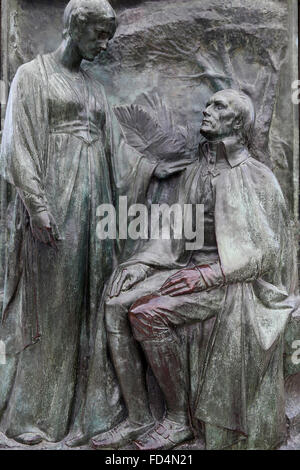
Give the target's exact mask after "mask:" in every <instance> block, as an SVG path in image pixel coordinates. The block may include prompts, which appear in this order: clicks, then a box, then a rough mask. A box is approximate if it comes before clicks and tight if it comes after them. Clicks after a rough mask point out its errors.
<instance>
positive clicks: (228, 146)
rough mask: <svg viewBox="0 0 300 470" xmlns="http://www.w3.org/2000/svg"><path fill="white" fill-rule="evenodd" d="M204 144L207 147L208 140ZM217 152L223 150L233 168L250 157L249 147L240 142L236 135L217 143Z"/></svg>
mask: <svg viewBox="0 0 300 470" xmlns="http://www.w3.org/2000/svg"><path fill="white" fill-rule="evenodd" d="M202 146H203V147H204V148H205V149H207V148H208V142H207V141H205V142H204V143H203V144H202ZM217 152H222V154H223V156H224V157H225V158H226V160H227V161H228V163H229V165H230V166H231V168H234V167H235V166H238V165H240V164H241V163H243V162H244V161H245V160H247V159H248V158H249V157H250V154H249V151H248V149H247V148H246V147H245V146H244V145H243V144H240V143H239V142H237V141H236V138H235V137H225V138H224V139H223V140H222V141H220V142H219V143H218V144H217Z"/></svg>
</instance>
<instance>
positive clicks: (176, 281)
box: [160, 268, 205, 297]
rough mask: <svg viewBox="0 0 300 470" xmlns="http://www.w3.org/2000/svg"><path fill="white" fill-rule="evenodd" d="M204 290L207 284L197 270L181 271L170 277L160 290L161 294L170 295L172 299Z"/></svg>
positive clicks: (186, 269)
mask: <svg viewBox="0 0 300 470" xmlns="http://www.w3.org/2000/svg"><path fill="white" fill-rule="evenodd" d="M202 290H205V284H204V281H203V279H202V276H201V274H200V272H199V271H198V269H196V268H185V269H181V270H180V271H178V272H177V273H175V274H173V276H171V277H169V278H168V279H167V280H166V282H165V283H164V284H163V286H162V287H161V288H160V292H161V293H162V294H163V295H170V296H171V297H175V296H177V295H184V294H192V293H193V292H200V291H202Z"/></svg>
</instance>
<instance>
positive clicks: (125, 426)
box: [91, 419, 155, 450]
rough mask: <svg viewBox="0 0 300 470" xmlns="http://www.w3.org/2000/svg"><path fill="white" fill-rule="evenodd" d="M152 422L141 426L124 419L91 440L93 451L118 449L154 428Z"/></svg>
mask: <svg viewBox="0 0 300 470" xmlns="http://www.w3.org/2000/svg"><path fill="white" fill-rule="evenodd" d="M154 424H155V423H154V422H152V423H149V424H145V425H141V424H136V423H132V422H131V421H129V419H126V420H125V421H123V422H122V423H120V424H118V425H117V426H115V427H114V428H113V429H111V430H110V431H107V432H104V433H101V434H99V435H98V436H96V437H93V439H92V440H91V444H92V447H93V448H94V449H102V450H105V449H119V448H120V447H124V446H125V445H127V444H129V443H130V442H132V441H133V440H134V439H137V438H139V437H141V436H142V435H144V434H145V433H146V432H148V431H149V430H150V429H152V428H153V427H154Z"/></svg>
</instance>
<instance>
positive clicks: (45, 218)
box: [30, 211, 58, 250]
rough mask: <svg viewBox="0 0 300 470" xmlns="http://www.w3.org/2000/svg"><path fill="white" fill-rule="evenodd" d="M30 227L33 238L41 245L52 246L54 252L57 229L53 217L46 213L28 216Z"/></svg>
mask: <svg viewBox="0 0 300 470" xmlns="http://www.w3.org/2000/svg"><path fill="white" fill-rule="evenodd" d="M30 227H31V231H32V234H33V236H34V237H35V238H36V239H37V240H38V241H39V242H41V243H44V244H45V245H49V246H52V248H55V249H56V250H57V249H58V248H57V245H56V239H57V233H58V231H57V229H56V223H55V221H54V219H53V217H52V216H51V215H50V214H49V213H48V212H47V211H42V212H39V213H38V214H35V215H33V216H32V215H31V216H30Z"/></svg>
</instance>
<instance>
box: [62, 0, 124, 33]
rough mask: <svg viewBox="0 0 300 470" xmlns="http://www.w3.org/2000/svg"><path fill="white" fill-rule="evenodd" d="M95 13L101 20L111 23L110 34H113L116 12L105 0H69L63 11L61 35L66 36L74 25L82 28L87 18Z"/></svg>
mask: <svg viewBox="0 0 300 470" xmlns="http://www.w3.org/2000/svg"><path fill="white" fill-rule="evenodd" d="M95 15H96V16H97V18H99V19H101V20H103V22H107V23H110V24H111V25H112V31H111V35H112V36H113V35H114V33H115V30H116V14H115V12H114V10H113V8H112V7H111V5H110V4H109V3H108V1H107V0H71V1H70V2H69V3H68V5H67V6H66V9H65V13H64V31H63V37H64V38H65V37H67V35H68V34H69V31H70V29H72V28H73V27H74V25H76V27H77V28H78V29H79V30H80V29H82V28H83V27H84V26H85V25H86V24H87V22H88V21H89V18H90V17H93V16H95Z"/></svg>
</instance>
